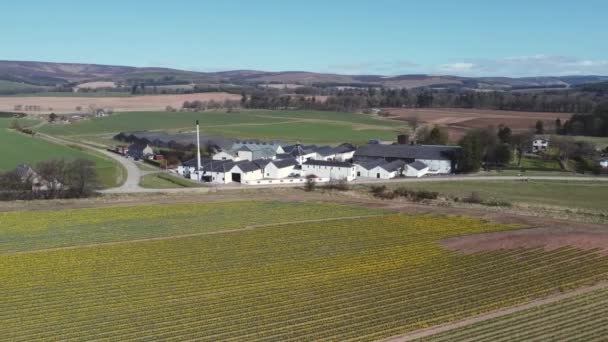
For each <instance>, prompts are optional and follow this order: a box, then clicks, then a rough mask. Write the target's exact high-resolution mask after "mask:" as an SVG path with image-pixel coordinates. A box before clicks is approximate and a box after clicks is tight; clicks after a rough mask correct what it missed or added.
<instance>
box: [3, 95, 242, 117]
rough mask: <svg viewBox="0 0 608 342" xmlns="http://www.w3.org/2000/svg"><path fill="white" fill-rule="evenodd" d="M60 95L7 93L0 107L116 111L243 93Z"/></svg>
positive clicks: (232, 97) (159, 107)
mask: <svg viewBox="0 0 608 342" xmlns="http://www.w3.org/2000/svg"><path fill="white" fill-rule="evenodd" d="M56 95H61V96H4V97H0V111H12V110H14V109H15V106H18V105H21V106H24V107H25V106H39V107H40V111H39V112H32V113H34V114H36V113H40V114H49V113H51V112H54V113H58V114H60V113H74V112H75V111H76V107H82V108H84V109H86V108H88V107H89V106H90V105H93V106H95V107H98V108H112V109H114V110H115V111H145V110H148V111H153V110H164V109H165V108H166V107H167V106H172V107H174V108H181V107H182V104H183V103H184V101H195V100H200V101H210V100H215V101H224V100H240V99H241V96H240V95H236V94H228V93H202V94H182V95H146V96H125V94H124V93H117V94H113V93H104V95H106V96H107V97H106V96H90V97H86V96H83V95H82V94H79V95H76V96H73V94H72V93H59V94H56Z"/></svg>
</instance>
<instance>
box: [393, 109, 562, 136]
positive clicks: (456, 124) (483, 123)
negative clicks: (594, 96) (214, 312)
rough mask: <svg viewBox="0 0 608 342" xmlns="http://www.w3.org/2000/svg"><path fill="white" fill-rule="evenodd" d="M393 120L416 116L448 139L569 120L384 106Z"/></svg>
mask: <svg viewBox="0 0 608 342" xmlns="http://www.w3.org/2000/svg"><path fill="white" fill-rule="evenodd" d="M387 110H388V111H390V112H391V114H392V115H393V116H392V118H393V119H395V120H403V121H407V120H410V119H412V118H418V119H419V121H420V122H423V123H428V124H431V125H439V126H445V127H447V128H448V131H449V133H450V138H451V139H453V140H455V139H458V138H460V137H462V136H463V135H464V134H465V133H466V131H467V130H470V129H474V128H486V127H488V126H491V125H492V126H498V125H499V124H505V125H507V126H509V127H510V128H511V129H512V130H513V131H514V132H522V131H525V130H528V129H530V128H531V127H534V125H535V124H536V121H537V120H542V121H543V122H544V123H545V128H550V127H552V126H553V125H554V122H555V119H557V118H560V119H561V120H562V122H563V121H565V120H567V119H570V117H571V116H572V114H568V113H547V112H516V111H505V110H486V109H463V108H433V109H417V108H388V109H387Z"/></svg>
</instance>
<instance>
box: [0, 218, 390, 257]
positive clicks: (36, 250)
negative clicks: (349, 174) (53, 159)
mask: <svg viewBox="0 0 608 342" xmlns="http://www.w3.org/2000/svg"><path fill="white" fill-rule="evenodd" d="M389 215H395V213H386V214H373V215H357V216H343V217H329V218H321V219H311V220H301V221H288V222H276V223H267V224H252V225H247V226H245V227H243V228H235V229H225V230H218V231H213V232H203V233H192V234H179V235H171V236H159V237H152V238H146V239H134V240H123V241H111V242H100V243H93V244H85V245H75V246H65V247H53V248H43V249H35V250H31V251H18V252H9V253H0V256H5V255H21V254H33V253H44V252H54V251H61V250H66V249H79V248H91V247H99V246H111V245H122V244H128V243H138V242H148V241H162V240H173V239H184V238H189V237H196V236H205V235H216V234H224V233H238V232H244V231H249V230H255V229H258V228H267V227H276V226H285V225H293V224H302V223H316V222H329V221H341V220H357V219H363V218H372V217H382V216H389Z"/></svg>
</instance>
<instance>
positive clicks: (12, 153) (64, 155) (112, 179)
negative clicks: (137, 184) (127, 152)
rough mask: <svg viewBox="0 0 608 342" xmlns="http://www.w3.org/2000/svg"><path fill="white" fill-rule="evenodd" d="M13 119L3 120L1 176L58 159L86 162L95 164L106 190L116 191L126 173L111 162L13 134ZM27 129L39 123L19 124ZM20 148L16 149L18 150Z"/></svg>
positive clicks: (0, 136) (96, 156) (87, 153)
mask: <svg viewBox="0 0 608 342" xmlns="http://www.w3.org/2000/svg"><path fill="white" fill-rule="evenodd" d="M12 121H13V120H12V119H2V118H0V153H2V158H0V172H5V171H9V170H12V169H14V168H15V167H16V166H17V165H19V164H23V163H29V164H32V165H34V164H36V163H37V162H40V161H44V160H48V159H49V158H50V157H52V158H54V159H65V160H73V159H77V158H85V159H89V160H92V161H94V162H95V165H96V169H97V172H98V174H99V178H100V182H101V183H102V186H104V187H113V186H116V185H117V184H120V182H121V181H122V177H123V176H124V175H123V174H122V169H121V168H120V167H119V166H118V165H117V164H116V163H114V162H113V161H112V160H110V159H109V158H106V157H104V156H101V155H97V154H91V153H89V152H84V151H82V150H80V149H78V148H72V147H68V146H62V145H58V144H54V143H51V142H49V141H47V140H44V139H42V138H40V137H31V136H27V135H25V134H21V133H17V132H14V131H10V130H8V129H7V128H8V127H9V125H10V123H11V122H12ZM19 122H20V124H21V125H22V126H23V127H25V126H31V125H34V124H35V123H36V122H37V121H36V120H19ZM17 146H18V147H19V148H16V147H17Z"/></svg>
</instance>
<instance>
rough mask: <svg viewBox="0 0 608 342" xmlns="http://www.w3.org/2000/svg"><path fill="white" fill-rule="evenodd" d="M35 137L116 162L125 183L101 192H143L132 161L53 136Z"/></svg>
mask: <svg viewBox="0 0 608 342" xmlns="http://www.w3.org/2000/svg"><path fill="white" fill-rule="evenodd" d="M36 135H37V136H39V137H41V138H43V139H46V140H48V141H51V142H54V143H56V144H60V145H74V146H78V147H81V148H83V149H87V150H90V151H95V152H98V153H101V154H103V155H104V156H107V157H109V158H112V159H114V160H116V161H117V162H119V163H120V164H121V165H122V166H124V168H125V170H126V172H127V175H126V176H127V178H126V180H125V182H124V183H123V184H122V185H121V186H119V187H117V188H112V189H108V190H104V191H102V192H106V191H109V193H131V192H142V190H145V189H143V188H142V187H140V186H139V180H140V178H141V176H142V171H141V170H140V169H139V168H138V167H137V164H135V162H134V161H132V160H130V159H128V158H125V157H123V156H121V155H119V154H116V153H112V152H109V151H106V150H103V149H99V148H95V147H92V146H89V145H86V144H82V143H78V142H74V141H70V140H65V139H62V138H57V137H53V136H50V135H46V134H41V133H37V134H36Z"/></svg>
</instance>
